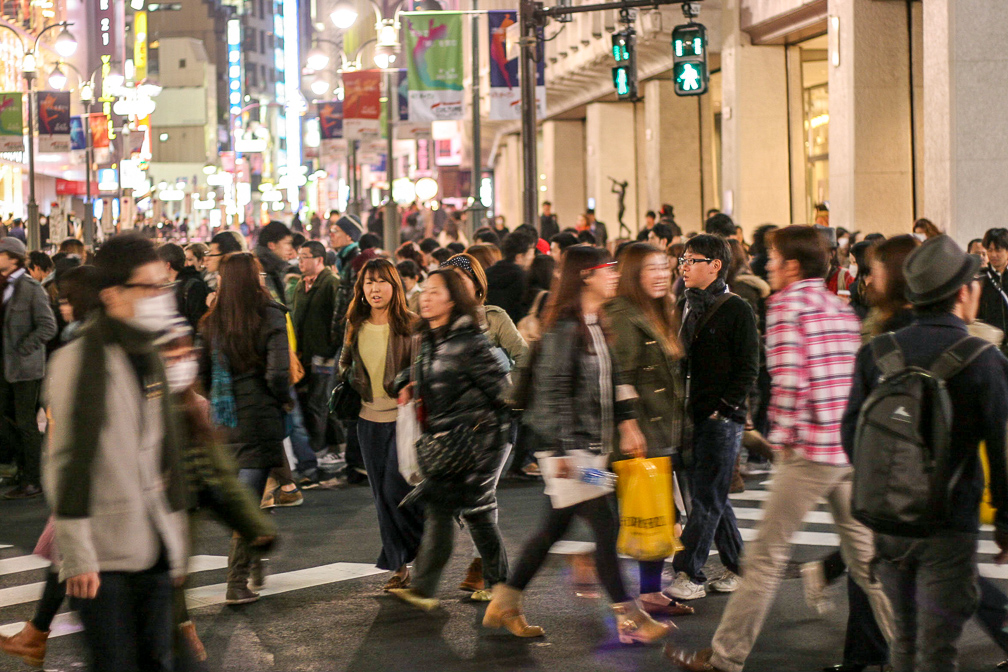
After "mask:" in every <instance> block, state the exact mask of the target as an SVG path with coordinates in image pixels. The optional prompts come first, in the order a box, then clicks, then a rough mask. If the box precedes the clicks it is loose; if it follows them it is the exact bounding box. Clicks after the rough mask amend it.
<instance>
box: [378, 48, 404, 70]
mask: <svg viewBox="0 0 1008 672" xmlns="http://www.w3.org/2000/svg"><path fill="white" fill-rule="evenodd" d="M398 47H399V45H398V44H396V45H394V46H391V45H382V46H379V47H376V48H375V53H374V62H375V67H377V68H379V69H380V70H388V69H389V68H391V67H392V66H393V64H394V63H395V60H396V55H397V54H398V52H399V49H398Z"/></svg>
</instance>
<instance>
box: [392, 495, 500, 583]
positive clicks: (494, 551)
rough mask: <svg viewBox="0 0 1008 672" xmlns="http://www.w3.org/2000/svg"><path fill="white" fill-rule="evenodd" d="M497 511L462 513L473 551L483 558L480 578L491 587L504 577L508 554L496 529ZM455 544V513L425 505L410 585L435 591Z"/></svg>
mask: <svg viewBox="0 0 1008 672" xmlns="http://www.w3.org/2000/svg"><path fill="white" fill-rule="evenodd" d="M495 514H496V511H495V510H494V511H483V512H482V513H475V514H471V515H463V516H462V520H464V521H465V524H466V526H467V527H468V528H469V534H470V536H472V540H473V543H475V544H476V550H478V551H479V554H480V557H481V558H483V581H484V582H485V583H486V587H487V588H490V587H492V586H494V585H496V584H498V583H501V582H502V581H505V580H507V571H508V565H507V553H506V552H505V551H504V542H503V541H502V540H501V536H500V530H498V529H497V521H496V515H495ZM454 545H455V513H454V512H453V511H451V510H448V509H442V508H438V507H436V506H433V505H431V504H428V505H427V506H426V507H425V508H424V533H423V541H421V542H420V550H419V551H418V552H417V557H416V561H415V562H414V563H413V580H412V587H413V590H415V591H416V592H417V593H419V594H420V595H423V596H425V597H430V596H432V595H433V594H434V592H435V591H436V590H437V585H438V582H439V581H440V580H441V573H442V572H443V571H444V568H445V565H447V564H448V561H449V560H451V554H452V548H453V547H454Z"/></svg>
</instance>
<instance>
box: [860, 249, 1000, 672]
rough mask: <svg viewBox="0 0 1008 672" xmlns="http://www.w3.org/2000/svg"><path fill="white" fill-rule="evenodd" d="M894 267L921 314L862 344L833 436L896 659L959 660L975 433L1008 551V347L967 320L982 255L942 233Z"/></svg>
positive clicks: (970, 555)
mask: <svg viewBox="0 0 1008 672" xmlns="http://www.w3.org/2000/svg"><path fill="white" fill-rule="evenodd" d="M903 268H904V272H905V274H906V280H907V299H908V300H909V301H910V302H911V303H912V304H913V307H914V312H915V313H916V316H917V319H916V321H915V322H914V323H913V324H912V325H910V326H909V327H906V328H904V329H901V330H899V331H897V332H896V333H895V334H883V335H882V336H879V337H878V338H876V339H875V340H873V341H872V342H871V343H869V344H868V345H866V346H864V347H863V348H862V349H861V351H860V352H859V353H858V358H857V365H856V368H855V373H854V384H853V387H852V388H851V395H850V401H849V403H848V406H847V410H846V412H845V413H844V418H843V430H842V433H843V446H844V450H846V451H847V454H848V455H850V456H851V461H852V462H853V464H854V489H853V499H852V507H853V510H854V515H855V516H857V517H858V518H859V519H860V520H862V521H864V522H865V523H866V524H867V525H868V526H869V527H871V528H872V529H874V530H875V532H876V537H875V546H876V567H875V571H876V574H877V576H878V577H879V579H880V580H881V581H882V585H883V588H884V589H885V591H886V593H887V594H888V595H889V598H890V600H892V603H893V609H894V611H895V619H896V621H895V625H896V637H895V639H894V640H893V642H892V644H891V653H890V660H891V662H892V666H893V669H894V670H895V672H908V671H910V670H920V671H922V672H936V671H939V670H954V669H956V657H957V650H956V642H957V640H958V639H959V636H960V635H961V634H962V630H963V625H964V624H965V622H966V621H967V619H969V617H970V616H971V615H972V614H973V612H974V610H975V609H976V606H977V598H978V595H977V586H976V575H977V564H976V563H977V559H976V554H977V535H978V530H979V521H978V518H979V508H980V501H981V498H982V496H983V491H984V475H983V470H982V468H981V463H980V454H979V445H980V442H981V441H983V442H985V444H986V449H987V457H988V459H989V463H990V492H991V500H992V501H991V504H992V506H993V508H994V509H996V511H997V513H996V515H995V519H994V522H995V532H994V541H995V543H997V545H998V547H999V548H1000V549H1001V553H1000V554H999V555H998V556H997V558H996V559H995V562H998V563H1002V562H1005V561H1006V560H1008V465H1006V451H1005V445H1006V444H1005V442H1006V428H1008V360H1006V359H1005V357H1004V356H1003V355H1002V354H1001V353H1000V352H998V350H997V348H995V347H994V346H993V345H991V344H988V343H986V342H985V341H983V340H981V339H979V338H975V337H970V336H969V335H968V333H967V331H966V325H967V324H969V323H970V322H972V321H973V320H974V319H975V318H976V315H977V308H978V305H979V302H980V294H981V284H982V282H981V279H980V278H979V277H978V276H977V273H978V272H979V270H980V259H979V257H976V256H973V255H969V254H966V253H965V252H963V251H962V249H960V248H959V246H958V245H956V244H955V242H954V241H953V240H952V239H951V238H949V237H948V236H946V235H941V236H936V237H934V238H930V239H928V240H927V241H926V242H924V244H922V245H921V246H920V247H919V248H917V249H916V250H915V251H914V252H913V253H911V255H910V256H909V257H908V258H907V260H906V263H905V264H904V266H903ZM894 464H895V465H899V466H898V468H893V466H892V465H894Z"/></svg>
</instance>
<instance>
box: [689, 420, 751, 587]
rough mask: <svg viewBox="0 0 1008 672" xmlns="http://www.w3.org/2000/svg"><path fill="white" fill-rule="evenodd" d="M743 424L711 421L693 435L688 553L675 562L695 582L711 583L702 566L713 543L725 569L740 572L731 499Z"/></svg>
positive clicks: (739, 548)
mask: <svg viewBox="0 0 1008 672" xmlns="http://www.w3.org/2000/svg"><path fill="white" fill-rule="evenodd" d="M744 429H745V428H744V427H743V425H742V424H740V423H737V422H732V421H731V420H727V419H719V420H711V419H709V418H708V419H706V420H704V421H702V422H700V423H698V424H697V425H696V427H695V429H694V431H693V466H692V468H691V469H690V473H689V482H690V494H691V506H690V514H689V518H687V519H686V526H685V527H684V528H683V533H682V543H683V546H685V547H686V550H684V551H682V552H680V553H677V554H676V556H675V558H673V560H672V567H673V568H674V569H675V571H676V572H686V574H688V575H689V577H690V579H691V580H692V581H694V582H696V583H703V582H704V581H706V580H707V577H706V576H705V575H704V571H703V567H704V565H705V564H706V563H707V557H708V556H709V555H710V549H711V544H714V545H715V546H716V547H717V550H718V553H719V554H720V557H721V563H722V564H723V565H724V566H725V568H726V569H728V570H729V571H732V572H734V573H736V574H738V573H739V556H740V555H741V554H742V535H741V534H740V533H739V531H738V523H737V521H736V520H735V512H734V511H733V510H732V506H731V503H730V502H729V501H728V486H729V485H730V484H731V477H732V471H733V470H734V468H735V460H736V458H737V457H738V453H739V447H740V446H741V445H742V432H743V430H744Z"/></svg>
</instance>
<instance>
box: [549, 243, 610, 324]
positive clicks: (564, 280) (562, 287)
mask: <svg viewBox="0 0 1008 672" xmlns="http://www.w3.org/2000/svg"><path fill="white" fill-rule="evenodd" d="M611 259H612V257H611V256H610V255H609V252H608V250H605V249H603V248H601V247H595V246H594V245H572V246H571V247H568V248H567V250H566V251H565V252H564V255H563V261H561V262H560V277H558V278H557V279H556V280H554V281H553V287H552V288H551V289H550V294H549V302H548V303H547V305H546V310H545V312H544V314H543V326H542V329H543V332H546V331H549V330H550V329H552V328H553V327H554V326H555V325H556V323H557V322H558V321H560V320H562V319H574V320H576V321H577V322H578V324H580V325H581V327H582V329H583V328H584V316H583V315H582V314H581V292H582V291H583V290H584V277H582V275H581V274H582V273H584V272H586V271H588V270H589V269H592V268H595V267H596V266H601V265H602V264H605V263H607V262H608V261H610V260H611Z"/></svg>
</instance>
